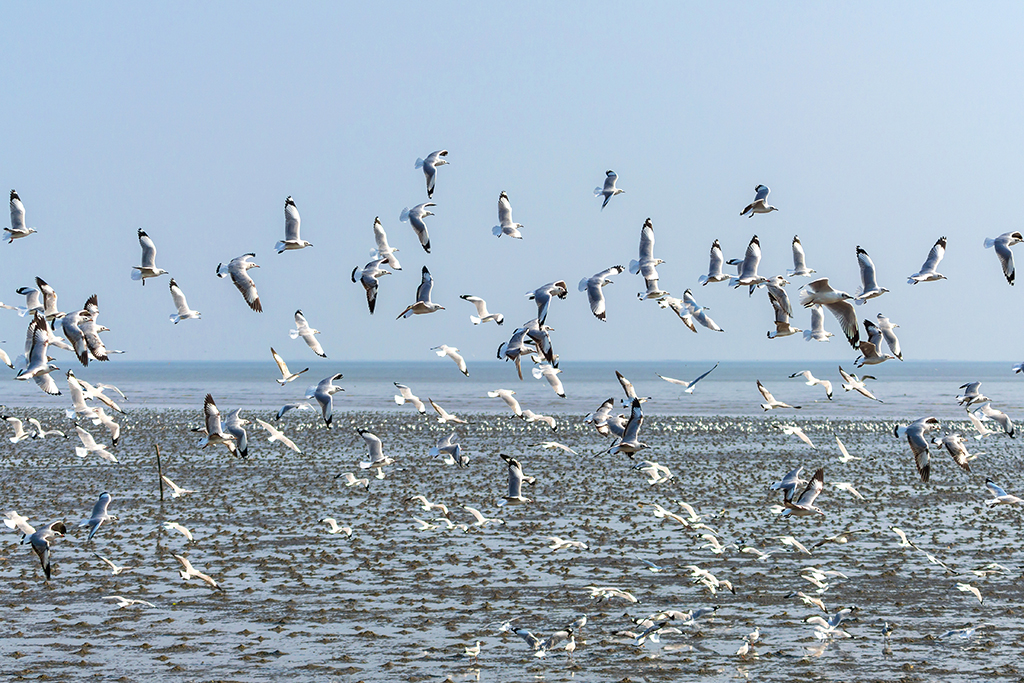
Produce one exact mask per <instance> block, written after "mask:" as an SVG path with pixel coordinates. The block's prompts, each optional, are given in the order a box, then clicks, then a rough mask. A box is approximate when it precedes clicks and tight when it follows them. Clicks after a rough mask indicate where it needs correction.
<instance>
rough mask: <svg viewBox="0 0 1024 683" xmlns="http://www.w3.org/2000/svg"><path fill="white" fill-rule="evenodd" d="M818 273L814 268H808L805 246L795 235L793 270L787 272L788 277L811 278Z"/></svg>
mask: <svg viewBox="0 0 1024 683" xmlns="http://www.w3.org/2000/svg"><path fill="white" fill-rule="evenodd" d="M816 272H817V271H816V270H814V269H813V268H808V267H807V257H806V256H805V255H804V246H803V245H802V244H800V237H799V236H798V235H793V270H787V271H786V275H788V276H790V277H810V276H811V275H813V274H814V273H816Z"/></svg>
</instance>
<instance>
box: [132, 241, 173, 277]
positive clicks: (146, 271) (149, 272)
mask: <svg viewBox="0 0 1024 683" xmlns="http://www.w3.org/2000/svg"><path fill="white" fill-rule="evenodd" d="M139 244H140V245H141V246H142V265H141V266H135V267H133V268H132V279H133V280H136V281H138V280H142V284H143V285H145V284H146V279H147V278H151V277H158V276H160V275H166V274H167V271H166V270H164V269H163V268H157V267H156V245H155V244H153V240H152V238H150V236H149V235H147V234H146V231H145V230H143V229H142V228H139Z"/></svg>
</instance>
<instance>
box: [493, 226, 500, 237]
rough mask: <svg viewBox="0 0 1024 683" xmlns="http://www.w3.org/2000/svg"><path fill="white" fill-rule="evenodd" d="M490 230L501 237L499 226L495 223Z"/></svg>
mask: <svg viewBox="0 0 1024 683" xmlns="http://www.w3.org/2000/svg"><path fill="white" fill-rule="evenodd" d="M491 232H492V233H494V236H495V237H501V226H500V225H495V226H494V227H493V228H491Z"/></svg>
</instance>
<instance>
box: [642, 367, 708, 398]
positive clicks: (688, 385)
mask: <svg viewBox="0 0 1024 683" xmlns="http://www.w3.org/2000/svg"><path fill="white" fill-rule="evenodd" d="M717 367H718V363H715V367H714V368H711V370H708V371H707V372H705V373H704V374H702V375H698V376H697V378H696V379H691V380H690V381H689V382H687V381H686V380H682V379H674V378H672V377H665V376H664V375H658V373H654V374H656V375H658V377H661V378H662V379H663V380H665V381H666V382H668V383H669V384H676V385H678V386H681V387H683V392H684V393H687V394H692V393H693V390H694V389H696V388H697V382H699V381H701V380H702V379H704V378H705V377H707V376H708V375H710V374H711V373H712V372H713V371H714V369H715V368H717Z"/></svg>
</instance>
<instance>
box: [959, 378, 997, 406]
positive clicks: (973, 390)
mask: <svg viewBox="0 0 1024 683" xmlns="http://www.w3.org/2000/svg"><path fill="white" fill-rule="evenodd" d="M960 388H961V389H963V390H964V393H963V396H957V397H956V400H957V402H958V403H959V404H960V405H962V406H970V405H971V404H972V403H984V402H985V401H989V400H990V399H989V398H988V396H984V395H982V393H981V391H980V390H981V382H967V383H966V384H961V385H960Z"/></svg>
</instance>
